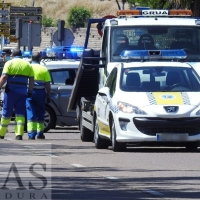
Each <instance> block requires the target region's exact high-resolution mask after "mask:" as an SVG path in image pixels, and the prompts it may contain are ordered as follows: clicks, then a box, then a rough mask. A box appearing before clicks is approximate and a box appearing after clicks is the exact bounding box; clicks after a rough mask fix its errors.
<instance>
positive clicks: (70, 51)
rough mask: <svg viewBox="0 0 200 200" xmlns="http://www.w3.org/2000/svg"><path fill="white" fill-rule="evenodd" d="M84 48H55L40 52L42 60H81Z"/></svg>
mask: <svg viewBox="0 0 200 200" xmlns="http://www.w3.org/2000/svg"><path fill="white" fill-rule="evenodd" d="M83 49H84V48H83V47H82V46H69V47H68V46H54V47H51V48H46V49H44V50H43V51H42V52H40V54H41V57H42V59H47V58H52V59H80V58H81V56H82V53H83Z"/></svg>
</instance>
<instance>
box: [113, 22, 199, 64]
mask: <svg viewBox="0 0 200 200" xmlns="http://www.w3.org/2000/svg"><path fill="white" fill-rule="evenodd" d="M111 35H112V37H110V38H111V41H110V42H111V62H118V61H121V58H120V53H121V52H122V51H123V50H169V49H184V51H185V52H186V54H187V61H191V62H200V27H196V26H195V27H194V26H192V27H191V26H187V27H183V26H180V27H179V26H145V27H144V26H134V27H130V26H124V27H123V26H118V27H112V29H111Z"/></svg>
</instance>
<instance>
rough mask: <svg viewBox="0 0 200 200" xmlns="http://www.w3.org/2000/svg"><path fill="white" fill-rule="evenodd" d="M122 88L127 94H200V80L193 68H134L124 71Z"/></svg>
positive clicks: (121, 81) (121, 82)
mask: <svg viewBox="0 0 200 200" xmlns="http://www.w3.org/2000/svg"><path fill="white" fill-rule="evenodd" d="M120 88H121V90H123V91H127V92H168V91H174V92H184V91H187V92H199V91H200V79H199V76H198V75H197V74H196V72H195V71H194V70H193V69H192V68H185V67H162V66H160V67H153V66H152V67H132V68H124V69H122V72H121V80H120Z"/></svg>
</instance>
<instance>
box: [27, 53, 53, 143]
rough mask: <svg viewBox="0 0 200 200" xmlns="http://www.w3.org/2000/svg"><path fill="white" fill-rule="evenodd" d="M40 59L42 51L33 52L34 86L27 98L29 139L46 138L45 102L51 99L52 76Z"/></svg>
mask: <svg viewBox="0 0 200 200" xmlns="http://www.w3.org/2000/svg"><path fill="white" fill-rule="evenodd" d="M40 60H41V56H40V53H36V52H35V53H33V55H32V59H31V66H32V68H33V71H34V86H33V92H32V96H31V97H28V98H27V99H26V112H27V132H28V137H29V139H32V140H34V139H35V138H37V139H45V136H44V114H45V102H47V103H50V101H51V97H50V94H51V85H50V82H51V77H50V74H49V71H48V69H47V68H46V67H45V66H42V65H40V64H39V63H40ZM36 136H37V137H36Z"/></svg>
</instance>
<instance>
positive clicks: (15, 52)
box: [11, 49, 22, 56]
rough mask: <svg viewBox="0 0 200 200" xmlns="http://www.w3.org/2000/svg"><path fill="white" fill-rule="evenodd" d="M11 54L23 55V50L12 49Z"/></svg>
mask: <svg viewBox="0 0 200 200" xmlns="http://www.w3.org/2000/svg"><path fill="white" fill-rule="evenodd" d="M11 55H12V56H22V52H21V50H20V49H12V50H11Z"/></svg>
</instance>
